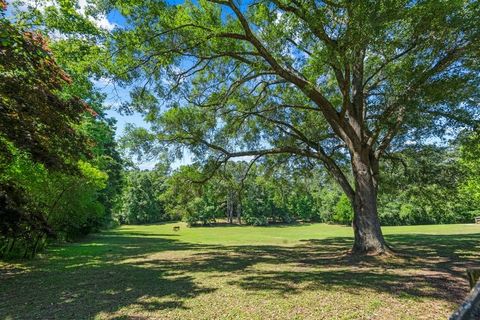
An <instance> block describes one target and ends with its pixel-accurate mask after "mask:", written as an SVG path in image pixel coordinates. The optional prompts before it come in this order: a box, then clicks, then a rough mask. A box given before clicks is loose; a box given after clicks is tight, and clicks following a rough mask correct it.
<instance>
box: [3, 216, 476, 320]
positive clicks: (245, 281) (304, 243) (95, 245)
mask: <svg viewBox="0 0 480 320" xmlns="http://www.w3.org/2000/svg"><path fill="white" fill-rule="evenodd" d="M175 225H178V224H175ZM172 227H173V224H164V225H151V226H124V227H121V228H119V229H116V230H113V231H109V232H104V233H101V234H97V235H92V236H90V237H88V238H87V239H85V241H83V242H81V243H76V244H71V245H65V246H59V247H52V248H50V250H49V251H48V252H47V253H46V254H44V255H42V256H41V257H39V258H37V259H35V260H33V261H28V262H18V263H11V262H10V263H0V319H17V318H18V319H91V318H95V319H218V318H220V319H443V318H446V317H447V316H448V315H449V314H450V313H451V311H452V310H453V309H454V308H455V307H456V305H457V304H458V303H459V301H460V300H461V299H462V298H463V296H464V295H465V294H466V291H467V289H468V285H467V282H466V281H465V280H464V270H465V267H466V266H468V265H470V264H473V263H478V261H479V260H480V226H478V225H477V226H475V225H442V226H414V227H385V228H383V229H384V233H385V234H386V235H387V240H388V241H389V242H390V243H391V244H392V245H393V247H394V248H395V249H397V250H400V251H401V252H402V256H401V257H390V258H381V259H377V258H373V257H368V258H365V259H362V260H357V259H354V258H351V257H349V256H348V255H346V254H345V253H346V251H347V250H348V249H349V247H350V246H351V244H352V231H351V228H348V227H340V226H329V225H323V224H311V225H298V226H288V227H285V226H271V227H263V228H260V227H228V226H226V227H212V228H186V227H185V226H184V225H181V228H180V231H178V232H174V231H173V230H172Z"/></svg>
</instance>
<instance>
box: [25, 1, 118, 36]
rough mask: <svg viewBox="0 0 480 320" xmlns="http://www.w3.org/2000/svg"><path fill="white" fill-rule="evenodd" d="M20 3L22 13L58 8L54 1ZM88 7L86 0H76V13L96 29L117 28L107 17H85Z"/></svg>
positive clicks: (108, 29)
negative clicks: (30, 8)
mask: <svg viewBox="0 0 480 320" xmlns="http://www.w3.org/2000/svg"><path fill="white" fill-rule="evenodd" d="M21 2H22V5H20V6H19V7H18V9H19V10H23V11H25V10H28V9H29V7H33V8H35V9H38V10H40V11H43V10H45V8H47V7H51V6H57V7H58V4H57V2H56V1H54V0H23V1H21ZM89 5H90V4H89V1H88V0H78V9H77V12H78V13H79V14H80V15H82V16H84V17H87V19H88V20H89V21H91V22H92V23H93V24H95V25H96V26H97V27H99V28H101V29H104V30H107V31H111V30H113V29H114V28H115V27H117V25H116V24H115V23H112V22H110V21H109V20H108V18H107V16H106V15H104V14H99V15H96V16H95V17H93V16H87V14H86V12H87V9H88V7H89Z"/></svg>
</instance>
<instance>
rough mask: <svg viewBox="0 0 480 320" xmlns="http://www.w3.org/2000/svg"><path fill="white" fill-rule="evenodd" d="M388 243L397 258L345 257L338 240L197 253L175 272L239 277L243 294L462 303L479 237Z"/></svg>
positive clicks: (398, 238) (347, 243) (343, 242)
mask: <svg viewBox="0 0 480 320" xmlns="http://www.w3.org/2000/svg"><path fill="white" fill-rule="evenodd" d="M387 239H388V241H389V242H390V243H391V244H392V245H393V247H394V248H396V249H397V252H399V255H398V256H396V257H373V256H367V257H360V256H352V255H349V254H347V252H348V250H349V249H350V248H351V245H352V239H351V238H348V237H338V238H328V239H321V240H317V239H314V240H305V241H303V243H302V244H301V245H298V246H294V247H284V246H228V247H218V248H206V249H208V250H207V251H206V252H199V253H195V254H194V256H195V257H194V258H189V259H186V260H180V261H175V272H176V273H178V274H195V273H197V272H207V273H215V274H220V275H219V276H228V275H231V274H235V275H240V276H239V277H238V278H236V279H234V280H232V281H229V284H230V285H235V286H239V287H240V288H242V289H244V290H251V291H271V292H277V293H279V294H297V293H300V292H301V291H305V290H318V289H323V290H339V289H341V290H343V291H346V292H350V293H353V294H355V293H360V292H361V290H360V289H371V290H374V291H377V292H385V293H389V294H392V295H396V296H402V297H403V296H409V297H425V298H433V299H440V300H444V301H448V302H453V303H458V302H460V301H461V299H463V297H464V295H465V294H466V293H467V289H468V286H467V282H466V280H465V277H464V273H465V268H466V267H467V266H469V265H470V264H472V263H475V261H479V260H480V251H479V250H478V249H479V248H478V244H479V243H480V234H468V235H442V236H437V235H422V234H413V235H390V236H388V237H387ZM135 263H136V264H137V265H140V266H141V265H144V264H148V265H152V264H153V265H155V266H157V267H158V268H160V269H162V268H167V267H168V265H169V263H171V261H169V260H165V259H159V258H151V259H148V258H146V259H144V260H141V261H138V262H135ZM257 265H264V266H265V265H267V266H270V268H267V269H268V270H262V269H260V270H259V269H256V268H255V266H257ZM272 266H273V267H272ZM278 266H285V268H280V269H279V268H278Z"/></svg>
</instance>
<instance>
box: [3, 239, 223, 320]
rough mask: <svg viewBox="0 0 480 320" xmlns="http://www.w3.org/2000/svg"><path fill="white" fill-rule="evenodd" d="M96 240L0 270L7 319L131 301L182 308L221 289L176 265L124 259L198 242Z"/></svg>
mask: <svg viewBox="0 0 480 320" xmlns="http://www.w3.org/2000/svg"><path fill="white" fill-rule="evenodd" d="M91 240H93V241H91V242H85V243H82V244H77V245H69V246H66V247H65V246H64V247H58V248H53V249H52V250H51V251H53V252H52V257H49V259H46V260H43V259H36V260H34V261H32V262H31V263H32V264H33V266H32V268H31V269H32V270H33V271H30V272H23V273H19V274H9V275H5V274H1V273H0V315H1V316H2V319H3V318H11V319H91V318H93V317H94V316H95V315H97V314H99V313H101V312H106V313H113V312H116V311H118V310H120V309H121V308H122V307H126V306H131V305H135V306H136V307H137V308H139V309H140V310H145V311H150V310H165V309H179V308H186V307H185V306H184V301H185V300H186V299H191V298H194V297H196V296H198V295H201V294H205V293H209V292H213V291H214V290H215V289H214V288H209V287H205V286H199V285H198V284H196V283H195V279H194V278H193V277H192V276H190V275H188V274H184V275H177V274H172V272H171V270H172V265H169V266H166V267H164V268H145V267H139V266H138V265H135V264H128V263H119V262H120V261H121V260H124V259H129V258H135V257H138V256H141V255H145V254H148V253H153V252H159V251H165V250H186V249H188V250H192V249H194V248H195V245H192V244H185V243H181V242H178V241H175V240H170V239H158V238H141V237H131V236H128V237H124V236H115V237H104V236H98V237H96V238H94V239H91ZM102 241H103V243H102ZM67 247H68V249H67ZM53 253H54V254H53Z"/></svg>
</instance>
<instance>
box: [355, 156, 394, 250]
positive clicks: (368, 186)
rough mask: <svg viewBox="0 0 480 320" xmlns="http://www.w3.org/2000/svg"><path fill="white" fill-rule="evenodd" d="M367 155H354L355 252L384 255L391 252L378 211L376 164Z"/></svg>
mask: <svg viewBox="0 0 480 320" xmlns="http://www.w3.org/2000/svg"><path fill="white" fill-rule="evenodd" d="M372 162H374V161H372V160H371V158H370V156H369V154H368V152H363V153H360V154H354V155H353V156H352V168H353V173H354V179H355V195H354V199H353V200H352V206H353V210H354V218H353V230H354V233H355V243H354V245H353V250H352V251H353V253H356V254H383V253H387V252H389V251H390V249H389V247H388V245H387V243H386V242H385V239H384V238H383V234H382V230H381V228H380V220H379V218H378V211H377V182H376V179H377V178H376V172H375V167H376V163H372Z"/></svg>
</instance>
